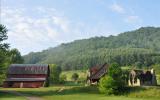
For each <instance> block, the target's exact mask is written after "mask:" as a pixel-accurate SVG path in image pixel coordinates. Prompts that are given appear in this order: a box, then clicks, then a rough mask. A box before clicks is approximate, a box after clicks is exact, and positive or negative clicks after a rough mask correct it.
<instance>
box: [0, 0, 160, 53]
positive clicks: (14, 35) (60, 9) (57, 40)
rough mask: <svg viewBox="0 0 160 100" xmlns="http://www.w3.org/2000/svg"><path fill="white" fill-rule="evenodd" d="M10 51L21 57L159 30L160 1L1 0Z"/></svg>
mask: <svg viewBox="0 0 160 100" xmlns="http://www.w3.org/2000/svg"><path fill="white" fill-rule="evenodd" d="M1 5H2V7H1V9H2V10H1V11H2V12H1V22H2V24H4V25H5V26H6V27H7V28H8V30H9V31H8V36H9V38H8V40H7V42H8V43H10V44H11V48H18V49H19V50H20V52H21V53H22V54H23V55H24V54H27V53H29V52H31V51H34V52H36V51H41V50H44V49H47V48H49V47H55V46H57V45H59V44H61V43H67V42H70V41H73V40H76V39H83V38H89V37H94V36H109V35H117V34H119V33H121V32H124V31H130V30H134V29H137V28H139V27H142V26H143V27H145V26H155V27H159V26H160V21H159V20H160V13H159V11H160V6H159V5H160V0H1Z"/></svg>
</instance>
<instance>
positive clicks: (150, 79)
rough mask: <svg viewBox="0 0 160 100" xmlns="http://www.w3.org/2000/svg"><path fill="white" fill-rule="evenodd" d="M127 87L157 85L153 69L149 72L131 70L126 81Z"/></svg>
mask: <svg viewBox="0 0 160 100" xmlns="http://www.w3.org/2000/svg"><path fill="white" fill-rule="evenodd" d="M128 85H129V86H143V85H145V86H155V85H157V80H156V75H155V72H154V70H153V69H151V70H150V71H149V70H148V71H144V70H131V71H130V74H129V80H128Z"/></svg>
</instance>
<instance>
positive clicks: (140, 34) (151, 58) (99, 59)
mask: <svg viewBox="0 0 160 100" xmlns="http://www.w3.org/2000/svg"><path fill="white" fill-rule="evenodd" d="M159 51H160V28H155V27H142V28H140V29H137V30H134V31H129V32H124V33H121V34H119V35H117V36H109V37H103V36H102V37H93V38H89V39H82V40H75V41H73V42H70V43H63V44H61V45H59V46H57V47H54V48H49V49H47V50H43V51H42V52H35V53H34V52H31V53H29V54H28V55H25V56H24V60H25V63H55V64H57V65H59V66H61V67H62V68H63V69H64V70H71V69H87V68H88V67H91V66H94V65H96V64H103V63H104V62H107V63H112V62H117V63H119V64H120V65H121V66H126V65H136V66H138V67H142V66H150V65H152V64H155V63H160V56H159Z"/></svg>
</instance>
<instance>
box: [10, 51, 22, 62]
mask: <svg viewBox="0 0 160 100" xmlns="http://www.w3.org/2000/svg"><path fill="white" fill-rule="evenodd" d="M9 61H10V63H13V64H16V63H17V64H20V63H23V61H24V60H23V57H22V56H21V53H20V52H19V51H18V49H12V50H10V51H9Z"/></svg>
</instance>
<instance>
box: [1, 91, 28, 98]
mask: <svg viewBox="0 0 160 100" xmlns="http://www.w3.org/2000/svg"><path fill="white" fill-rule="evenodd" d="M0 100H26V98H25V97H23V96H17V95H14V94H11V93H4V92H0Z"/></svg>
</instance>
